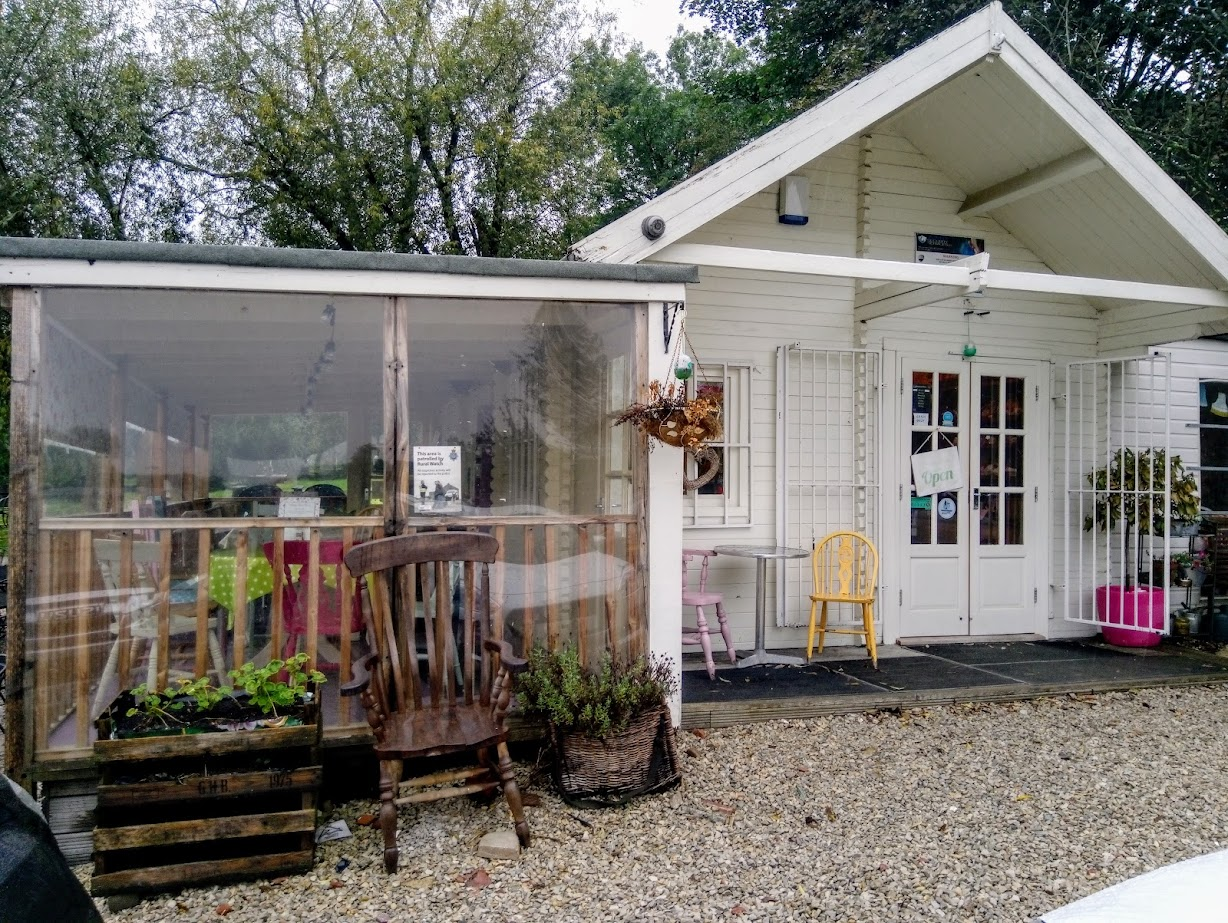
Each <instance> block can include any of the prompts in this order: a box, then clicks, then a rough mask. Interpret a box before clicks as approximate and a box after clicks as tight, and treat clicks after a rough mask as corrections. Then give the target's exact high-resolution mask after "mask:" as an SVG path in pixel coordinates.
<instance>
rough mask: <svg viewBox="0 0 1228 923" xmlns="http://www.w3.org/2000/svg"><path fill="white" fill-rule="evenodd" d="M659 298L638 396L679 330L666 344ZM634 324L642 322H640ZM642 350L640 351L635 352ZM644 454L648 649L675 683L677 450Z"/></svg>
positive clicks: (678, 640) (673, 707)
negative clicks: (666, 665) (668, 666)
mask: <svg viewBox="0 0 1228 923" xmlns="http://www.w3.org/2000/svg"><path fill="white" fill-rule="evenodd" d="M662 306H663V305H662V302H659V301H658V302H649V303H648V317H647V319H646V320H647V323H646V328H647V329H646V332H647V340H646V351H647V361H646V362H643V363H640V364H639V368H640V369H643V371H642V372H641V373H640V375H641V379H640V381H639V382H638V384H639V391H640V397H639V399H640V400H648V382H649V381H650V380H657V381H665V380H666V379H667V377H668V376H669V374H670V367H669V366H670V356H671V355H672V354H673V346H674V343H673V340H676V339H677V338H678V337H680V336H681V335H682V324H681V323H676V324H675V325H674V336H673V338H672V339H671V342H670V344H669V346H668V348H666V349H664V350H663V349H662V348H661V343H662V340H663V338H664V336H665V322H664V312H663V311H662V310H661V309H662ZM640 326H645V324H644V323H643V322H641V325H640ZM642 355H643V353H641V356H642ZM646 448H647V447H646V445H645V444H644V443H643V442H641V443H640V451H641V452H642V453H645V454H647V455H648V483H647V484H646V485H644V486H643V487H642V492H643V493H644V494H645V495H646V496H647V502H648V512H647V516H646V517H645V519H646V520H647V532H648V549H647V557H645V558H643V559H642V560H645V561H646V562H647V564H648V649H649V650H650V651H651V652H652V653H653V654H654V655H656V656H658V657H668V658H670V660H671V661H672V663H673V664H674V675H675V678H676V679H677V680H678V682H679V689H681V680H682V490H681V486H682V450H681V449H674V448H670V447H668V446H657V447H656V450H655V451H653V452H647V451H646ZM669 707H670V714H671V715H672V717H673V721H674V725H675V726H677V725H678V724H679V723H680V722H681V720H682V698H681V692H679V694H678V695H675V696H674V697H673V699H672V700H671V701H670V703H669Z"/></svg>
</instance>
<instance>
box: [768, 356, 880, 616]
mask: <svg viewBox="0 0 1228 923" xmlns="http://www.w3.org/2000/svg"><path fill="white" fill-rule="evenodd" d="M776 367H777V389H776V390H777V407H778V417H777V454H776V457H777V460H778V462H777V464H778V479H777V504H776V507H777V511H778V512H777V540H778V541H779V542H780V543H781V544H783V545H790V546H793V547H797V548H813V547H814V545H815V544H816V543H817V542H818V541H819V540H820V539H822V538H823V536H825V535H827V534H828V533H829V532H832V531H835V530H837V529H855V530H857V531H858V532H862V533H864V534H865V535H867V536H869V538H870V540H871V541H873V542H874V543H875V544H876V545H877V544H879V543H880V540H879V533H880V529H881V509H882V490H881V486H882V478H881V457H880V456H881V420H882V393H883V389H882V375H881V370H882V357H881V355H880V354H879V353H877V352H874V351H870V350H861V349H803V348H801V347H800V346H799V345H796V344H795V345H793V346H781V347H779V348H778V349H777V363H776ZM782 572H783V573H784V575H785V576H784V579H783V580H781V581H780V582H779V585H778V597H779V598H778V606H777V610H776V611H777V625H778V626H785V625H793V626H796V625H804V624H806V623H807V622H808V620H809V617H810V607H809V596H810V593H811V583H812V576H811V573H810V561H809V560H808V559H800V560H793V561H788V562H787V563H786V562H782Z"/></svg>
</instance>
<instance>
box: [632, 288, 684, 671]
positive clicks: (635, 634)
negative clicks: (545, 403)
mask: <svg viewBox="0 0 1228 923" xmlns="http://www.w3.org/2000/svg"><path fill="white" fill-rule="evenodd" d="M649 367H650V365H649V359H648V305H646V304H645V305H640V306H639V307H638V308H637V309H636V312H635V375H636V384H637V386H638V385H639V382H646V381H647V378H648V369H649ZM640 390H641V391H643V390H647V387H646V385H645V387H643V388H641V389H640ZM631 439H632V443H631V445H632V453H633V454H632V457H631V496H632V506H633V509H634V512H635V522H633V523H628V524H627V563H628V565H630V567H629V574H628V580H627V591H628V592H627V599H628V601H629V603H630V608H629V609H628V610H627V634H628V636H629V643H630V648H631V650H630V651H629V652H628V655H629V656H630V657H638V656H639V655H640V654H645V653H647V652H648V621H647V619H646V618H645V612H644V609H645V607H646V606H647V603H648V598H649V592H650V587H649V574H648V573H647V571H646V570H645V566H644V565H645V562H647V560H648V547H647V541H648V532H649V529H648V526H649V522H648V487H649V484H648V434H647V433H645V432H644V431H643V430H641V429H640V428H639V427H638V426H633V427H632V428H631ZM679 566H681V563H679Z"/></svg>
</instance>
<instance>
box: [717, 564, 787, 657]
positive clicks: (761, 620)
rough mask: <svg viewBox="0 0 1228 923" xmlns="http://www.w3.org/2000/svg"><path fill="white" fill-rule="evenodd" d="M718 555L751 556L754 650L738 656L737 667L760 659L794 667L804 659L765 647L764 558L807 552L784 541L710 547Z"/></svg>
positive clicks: (765, 568) (765, 601)
mask: <svg viewBox="0 0 1228 923" xmlns="http://www.w3.org/2000/svg"><path fill="white" fill-rule="evenodd" d="M712 550H713V551H715V552H716V553H717V554H718V555H721V554H727V555H729V556H730V557H735V558H754V559H755V652H754V653H753V654H750V655H748V656H746V657H739V658H738V666H739V667H757V666H759V665H760V664H764V663H781V664H786V665H788V666H793V667H798V666H801V665H802V664H803V663H805V660H803V659H802V658H801V657H790V656H788V655H787V654H772V653H769V652H768V650H767V648H766V647H765V642H764V634H765V632H766V627H765V622H766V620H767V562H768V561H783V560H788V559H790V558H805V557H809V556H810V552H809V551H807V550H806V549H805V548H789V547H787V546H784V545H717V546H716V547H715V548H713V549H712Z"/></svg>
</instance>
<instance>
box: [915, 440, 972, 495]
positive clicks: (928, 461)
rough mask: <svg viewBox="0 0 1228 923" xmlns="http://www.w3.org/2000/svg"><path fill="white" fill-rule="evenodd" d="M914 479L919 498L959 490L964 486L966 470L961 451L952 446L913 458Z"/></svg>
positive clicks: (919, 454)
mask: <svg viewBox="0 0 1228 923" xmlns="http://www.w3.org/2000/svg"><path fill="white" fill-rule="evenodd" d="M912 478H913V482H914V483H915V485H916V490H917V496H918V497H928V496H930V495H932V494H936V493H938V492H939V491H942V492H943V493H945V492H947V491H950V490H959V489H960V488H961V487H963V486H964V469H963V466H962V465H961V464H960V462H959V449H957V448H955V447H954V446H951V447H949V448H946V449H938V450H936V451H934V452H919V453H917V454H916V455H914V456H913V457H912Z"/></svg>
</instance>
